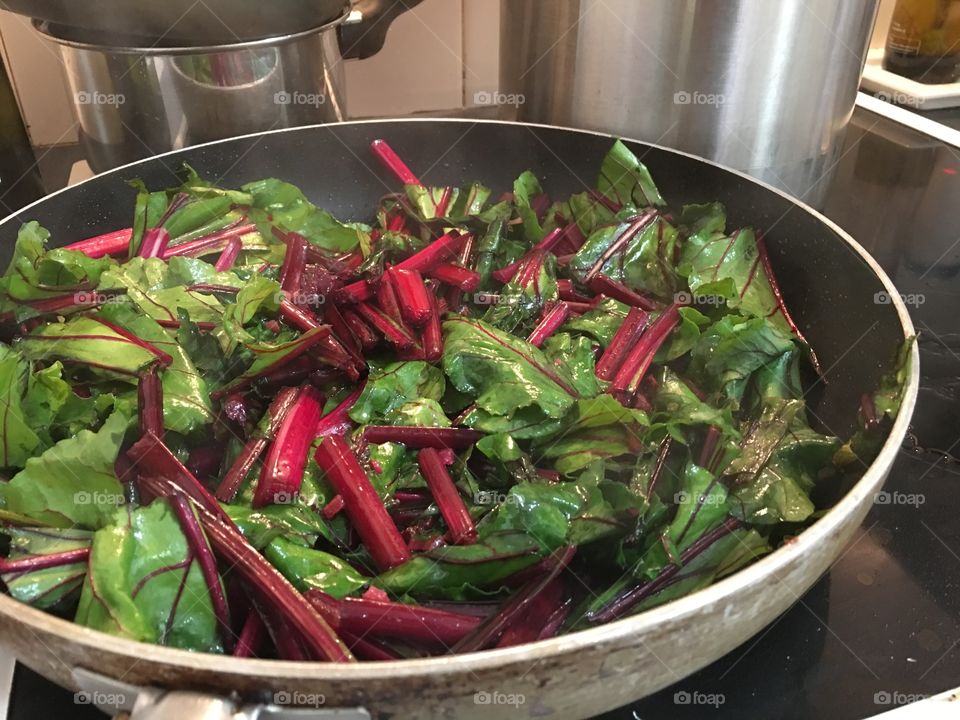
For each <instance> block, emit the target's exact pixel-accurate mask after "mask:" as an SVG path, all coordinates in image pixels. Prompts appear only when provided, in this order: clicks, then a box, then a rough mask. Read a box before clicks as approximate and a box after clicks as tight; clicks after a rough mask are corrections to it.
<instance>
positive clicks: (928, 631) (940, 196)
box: [0, 109, 960, 720]
mask: <svg viewBox="0 0 960 720" xmlns="http://www.w3.org/2000/svg"><path fill="white" fill-rule="evenodd" d="M958 207H960V149H958V148H956V147H952V146H950V145H947V144H944V143H943V142H940V141H938V140H935V139H933V138H931V137H929V136H926V135H923V134H921V133H919V132H916V131H913V130H911V129H909V128H906V127H904V126H902V125H899V124H897V123H895V122H892V121H891V120H889V119H887V118H885V117H882V116H880V115H876V114H874V113H872V112H868V111H866V110H863V109H858V110H857V112H856V113H855V114H854V117H853V121H852V125H851V127H850V130H849V132H848V135H847V138H846V145H845V147H844V150H843V155H842V158H841V160H840V161H839V164H838V167H837V169H836V174H835V176H834V177H833V179H832V185H831V191H830V193H829V199H828V202H827V205H826V208H825V210H824V212H825V213H826V215H828V216H829V217H830V218H831V219H833V220H834V221H836V222H837V223H838V224H839V225H841V226H842V227H843V228H844V229H846V230H847V231H848V232H849V233H850V234H851V235H852V236H853V237H855V238H856V239H857V240H858V241H859V242H860V243H861V244H862V245H864V246H865V247H866V249H867V250H868V251H869V252H871V253H872V254H873V256H874V257H875V258H876V259H877V261H878V262H879V263H880V264H881V265H882V266H883V267H884V269H885V270H886V271H887V273H888V274H889V275H890V277H891V278H892V279H893V281H894V283H895V284H896V285H897V287H898V288H899V289H900V291H901V293H903V294H904V295H905V297H906V299H907V301H908V303H909V304H910V312H911V315H912V317H913V321H914V323H915V324H916V327H917V329H918V331H919V332H920V333H921V336H920V354H921V373H922V378H921V388H920V396H919V400H918V403H917V411H916V415H915V416H914V419H913V427H912V431H911V434H910V436H909V446H908V447H905V448H904V449H903V450H902V451H901V453H900V457H899V459H898V460H897V463H896V464H895V465H894V467H893V470H892V472H891V474H890V478H889V480H888V481H887V484H886V486H885V488H884V492H883V493H881V494H880V495H879V496H878V502H877V503H876V504H875V506H874V508H873V509H872V510H871V512H870V514H869V516H868V517H867V519H866V521H865V522H864V524H863V526H862V527H861V528H860V530H859V531H858V533H857V535H856V536H855V538H854V540H853V541H852V542H851V544H850V546H849V547H848V548H847V549H846V550H845V551H844V553H843V554H842V555H841V556H840V559H839V560H837V562H836V563H835V564H834V565H833V567H832V568H831V570H830V572H829V573H828V574H827V575H826V576H824V577H823V578H822V579H821V580H820V581H819V582H818V583H817V584H816V585H815V586H814V587H813V589H812V590H810V592H808V593H807V594H806V595H804V596H803V597H801V598H798V600H797V603H796V605H795V606H794V607H793V608H792V609H791V610H789V611H788V612H787V613H785V614H784V615H782V616H781V617H780V618H779V619H778V620H777V621H775V622H774V623H773V624H772V625H770V626H769V627H768V628H766V629H765V630H764V631H763V632H761V633H760V634H759V635H758V636H757V637H755V638H751V639H750V640H748V641H747V642H746V643H744V644H743V646H741V647H739V648H738V649H736V650H735V651H733V652H732V653H730V654H729V655H728V656H726V657H724V658H723V659H721V660H719V661H717V662H716V663H714V664H713V665H711V666H709V667H708V668H706V669H705V670H703V671H701V672H699V673H697V674H696V675H693V676H691V677H689V678H687V679H684V680H678V682H677V683H676V684H675V685H674V686H673V687H670V688H669V689H667V690H664V691H662V692H660V693H658V694H656V695H654V696H653V697H650V698H647V699H646V700H643V701H641V702H639V703H635V704H634V705H632V706H629V707H627V708H622V709H620V710H617V711H614V712H611V713H608V714H606V715H604V716H603V717H604V718H606V719H607V720H658V719H660V718H664V719H666V718H669V719H670V720H685V719H686V718H710V719H711V720H727V719H728V718H729V719H730V720H734V719H735V720H743V718H777V719H782V720H813V719H817V720H821V719H828V720H859V719H860V718H864V717H868V716H872V715H875V714H879V713H881V712H884V711H887V710H891V709H894V708H896V707H899V706H902V705H904V704H906V703H908V702H909V701H912V700H915V699H918V698H920V697H924V696H927V695H933V694H937V693H940V692H942V691H944V690H948V689H951V688H953V687H955V686H957V685H960V592H958V590H960V523H958V522H957V512H956V507H957V500H956V498H957V496H958V493H957V490H958V482H957V479H958V477H960V465H958V462H957V460H958V458H957V457H955V455H954V453H955V452H956V453H957V454H960V450H957V446H958V445H960V312H958V310H957V308H958V306H960V303H958V300H960V297H958V296H960V283H958V281H957V276H958V274H960V233H958V231H957V229H956V228H957V226H956V223H955V222H954V218H955V214H954V213H955V212H956V208H958ZM696 651H697V649H696V648H695V647H692V648H690V652H691V653H695V652H696ZM0 660H2V659H0ZM0 664H2V663H0ZM3 684H4V678H3V676H2V673H0V693H3V692H4V688H3ZM2 703H3V700H2V699H0V708H2ZM958 714H960V711H958ZM7 717H8V718H9V719H10V720H36V718H59V717H64V718H73V719H76V720H87V719H91V720H92V719H93V718H103V717H105V716H104V715H102V714H101V713H100V712H98V711H97V710H96V709H95V708H93V707H91V706H89V705H83V704H75V702H74V695H73V693H71V692H69V691H67V690H63V689H62V688H58V687H56V686H54V685H52V684H51V683H49V682H47V681H45V680H43V679H42V678H40V677H38V676H37V675H35V674H34V673H32V672H30V671H29V670H28V669H27V668H25V667H22V666H18V668H17V671H16V674H15V678H14V682H13V692H12V693H11V694H10V710H9V714H8V715H7ZM0 719H2V713H0Z"/></svg>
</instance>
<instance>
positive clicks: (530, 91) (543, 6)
mask: <svg viewBox="0 0 960 720" xmlns="http://www.w3.org/2000/svg"><path fill="white" fill-rule="evenodd" d="M876 8H877V0H844V2H837V1H836V0H669V1H667V0H550V2H542V1H540V0H502V6H501V38H500V48H501V50H500V53H501V62H500V68H501V78H500V85H501V88H500V89H501V91H502V92H503V96H504V97H506V98H509V99H510V100H511V102H512V104H514V105H516V106H518V112H519V119H521V120H526V121H532V122H545V123H551V124H555V125H564V126H569V127H578V128H589V129H592V130H602V131H605V132H611V133H617V134H620V135H623V136H625V137H633V138H639V139H642V140H645V141H647V142H654V143H659V144H662V145H668V146H671V147H676V148H679V149H682V150H686V151H688V152H692V153H695V154H698V155H703V156H705V157H709V158H712V159H714V160H716V161H718V162H720V163H722V164H724V165H728V166H731V167H735V168H737V169H740V170H743V171H746V172H749V173H750V174H752V175H754V176H755V177H759V178H760V179H762V180H765V181H767V182H769V183H771V184H773V185H776V186H778V187H780V188H782V189H784V190H786V191H787V192H789V193H790V194H792V195H794V196H796V197H800V198H802V199H804V200H806V201H807V202H811V203H813V204H817V203H818V201H819V199H820V193H822V192H823V191H824V189H825V187H826V185H827V183H826V182H824V181H822V180H823V179H824V178H825V177H826V176H827V174H828V173H829V170H830V168H831V166H832V165H833V163H834V162H835V159H836V153H837V152H838V151H839V147H840V143H839V140H840V139H841V135H842V132H843V130H844V128H845V126H846V124H847V120H848V119H849V116H850V114H851V112H852V110H853V104H854V100H855V99H856V92H857V85H858V83H859V79H860V73H861V71H862V69H863V63H864V59H865V56H866V49H867V45H868V40H869V37H870V31H871V29H872V27H873V20H874V16H875V14H876ZM514 100H515V101H516V102H513V101H514Z"/></svg>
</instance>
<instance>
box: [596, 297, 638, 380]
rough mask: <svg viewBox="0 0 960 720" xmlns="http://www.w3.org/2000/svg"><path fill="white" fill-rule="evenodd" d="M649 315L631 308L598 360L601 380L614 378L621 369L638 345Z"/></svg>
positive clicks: (597, 372) (597, 373)
mask: <svg viewBox="0 0 960 720" xmlns="http://www.w3.org/2000/svg"><path fill="white" fill-rule="evenodd" d="M648 318H649V315H647V313H646V312H644V311H643V310H640V309H638V308H630V312H628V313H627V317H626V319H625V320H624V321H623V323H621V325H620V327H619V328H617V332H616V333H614V335H613V339H612V340H611V341H610V344H609V345H607V349H606V350H604V352H603V355H601V356H600V360H599V361H597V368H596V375H597V377H598V378H600V379H601V380H613V378H614V376H615V375H616V374H617V372H618V371H619V370H620V367H621V366H622V364H623V359H624V358H625V357H626V356H627V353H628V352H630V349H631V348H633V347H635V346H636V342H637V340H638V338H639V337H640V333H642V332H643V329H644V328H645V327H646V326H647V319H648Z"/></svg>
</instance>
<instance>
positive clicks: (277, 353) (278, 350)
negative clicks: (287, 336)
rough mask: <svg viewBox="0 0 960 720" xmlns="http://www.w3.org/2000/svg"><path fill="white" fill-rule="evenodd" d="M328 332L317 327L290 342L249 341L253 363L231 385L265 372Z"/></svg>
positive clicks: (248, 346)
mask: <svg viewBox="0 0 960 720" xmlns="http://www.w3.org/2000/svg"><path fill="white" fill-rule="evenodd" d="M327 332H328V331H327V328H326V327H316V328H313V329H311V330H308V331H307V332H305V333H303V334H302V335H298V336H297V337H295V338H294V339H293V340H290V341H288V342H280V343H261V342H250V343H247V344H246V345H245V348H246V349H247V350H249V351H250V352H251V353H252V354H253V363H252V364H251V365H250V367H248V368H247V369H246V370H245V371H244V372H243V373H241V374H240V375H238V376H237V377H236V378H235V379H234V380H233V382H232V383H230V387H233V386H237V385H240V384H242V383H244V382H245V381H246V380H247V379H248V378H253V377H256V376H258V375H260V374H261V373H263V372H265V371H266V370H267V368H269V367H271V366H273V365H276V364H277V363H280V362H281V361H282V360H283V359H284V358H285V357H286V356H287V355H289V354H290V353H292V352H294V351H297V350H299V348H300V346H301V345H303V344H304V343H312V342H313V341H314V338H315V337H316V336H317V335H318V334H326V333H327Z"/></svg>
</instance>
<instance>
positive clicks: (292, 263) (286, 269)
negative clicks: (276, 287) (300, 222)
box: [280, 233, 307, 293]
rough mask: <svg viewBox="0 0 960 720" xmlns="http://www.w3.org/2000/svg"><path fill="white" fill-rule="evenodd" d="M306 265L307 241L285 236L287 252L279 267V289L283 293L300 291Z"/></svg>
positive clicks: (294, 234) (299, 236) (303, 238)
mask: <svg viewBox="0 0 960 720" xmlns="http://www.w3.org/2000/svg"><path fill="white" fill-rule="evenodd" d="M306 264H307V239H306V238H305V237H303V235H298V234H297V233H290V234H289V235H288V236H287V252H286V255H284V257H283V265H281V266H280V287H281V288H282V289H283V291H284V292H290V293H295V292H297V291H298V290H299V289H300V278H301V277H302V275H303V266H304V265H306Z"/></svg>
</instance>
